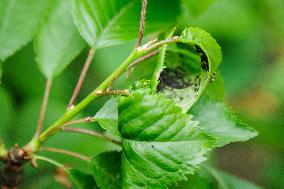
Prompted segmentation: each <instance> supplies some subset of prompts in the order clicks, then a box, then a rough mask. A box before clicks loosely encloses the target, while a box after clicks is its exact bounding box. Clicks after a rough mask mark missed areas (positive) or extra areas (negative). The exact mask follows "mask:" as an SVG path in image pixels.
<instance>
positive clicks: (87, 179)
mask: <svg viewBox="0 0 284 189" xmlns="http://www.w3.org/2000/svg"><path fill="white" fill-rule="evenodd" d="M67 172H68V174H69V175H70V178H71V179H72V181H73V182H74V183H75V185H76V187H77V188H78V189H97V188H98V187H97V186H96V182H95V180H94V178H93V177H92V176H91V175H87V174H85V173H82V172H81V171H78V170H75V169H72V170H68V171H67Z"/></svg>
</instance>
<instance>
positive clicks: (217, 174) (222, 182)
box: [206, 167, 261, 189]
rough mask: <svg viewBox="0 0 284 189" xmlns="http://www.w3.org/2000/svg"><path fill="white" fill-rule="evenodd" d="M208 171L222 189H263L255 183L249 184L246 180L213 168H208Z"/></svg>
mask: <svg viewBox="0 0 284 189" xmlns="http://www.w3.org/2000/svg"><path fill="white" fill-rule="evenodd" d="M206 169H207V171H208V172H209V173H210V174H211V175H212V176H213V177H214V178H215V180H216V182H217V184H218V185H219V188H220V189H239V188H244V189H261V188H260V187H259V186H256V185H255V184H253V183H249V182H248V181H246V180H242V179H240V178H237V177H235V176H233V175H230V174H228V173H225V172H222V171H219V170H216V169H213V168H211V167H207V168H206Z"/></svg>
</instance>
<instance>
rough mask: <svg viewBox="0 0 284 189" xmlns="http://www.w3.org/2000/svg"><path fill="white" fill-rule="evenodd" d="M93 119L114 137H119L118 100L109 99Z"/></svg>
mask: <svg viewBox="0 0 284 189" xmlns="http://www.w3.org/2000/svg"><path fill="white" fill-rule="evenodd" d="M95 119H96V120H97V121H98V122H99V124H100V125H101V127H102V128H104V129H106V130H107V131H109V132H111V133H112V134H114V135H119V131H118V98H115V97H114V98H111V99H110V100H108V101H107V102H106V103H105V104H104V105H103V107H102V108H101V109H100V110H99V111H98V112H97V113H96V115H95Z"/></svg>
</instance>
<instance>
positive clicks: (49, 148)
mask: <svg viewBox="0 0 284 189" xmlns="http://www.w3.org/2000/svg"><path fill="white" fill-rule="evenodd" d="M41 150H42V151H48V152H55V153H59V154H65V155H69V156H72V157H75V158H78V159H81V160H84V161H89V160H90V158H89V157H87V156H83V155H81V154H78V153H76V152H71V151H68V150H64V149H58V148H52V147H42V148H41Z"/></svg>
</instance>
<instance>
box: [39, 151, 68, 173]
mask: <svg viewBox="0 0 284 189" xmlns="http://www.w3.org/2000/svg"><path fill="white" fill-rule="evenodd" d="M34 158H35V159H36V160H42V161H46V162H48V163H50V164H53V165H55V166H57V167H60V168H62V169H64V170H65V171H67V170H68V169H67V168H66V167H65V166H64V165H63V164H61V163H58V162H57V161H55V160H53V159H50V158H47V157H44V156H39V155H34Z"/></svg>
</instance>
